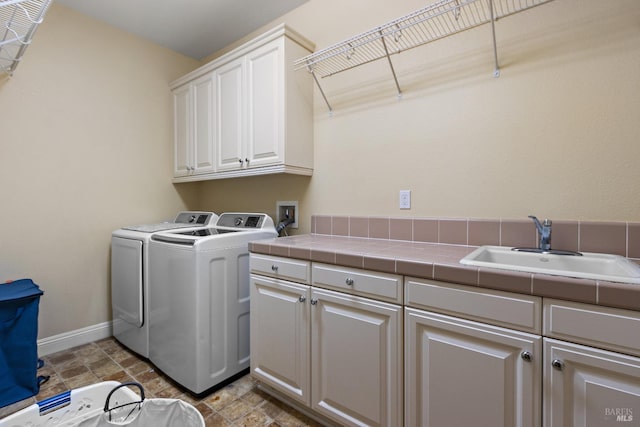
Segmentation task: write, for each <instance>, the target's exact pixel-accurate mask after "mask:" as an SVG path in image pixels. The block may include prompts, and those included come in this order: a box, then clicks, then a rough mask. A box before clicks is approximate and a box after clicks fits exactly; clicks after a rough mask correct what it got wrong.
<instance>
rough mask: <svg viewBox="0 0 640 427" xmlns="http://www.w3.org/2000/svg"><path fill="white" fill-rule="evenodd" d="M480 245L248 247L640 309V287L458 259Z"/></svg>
mask: <svg viewBox="0 0 640 427" xmlns="http://www.w3.org/2000/svg"><path fill="white" fill-rule="evenodd" d="M474 249H476V246H462V245H449V244H438V243H421V242H411V241H402V240H387V239H372V238H359V237H345V236H331V235H324V234H305V235H298V236H290V237H281V238H276V239H270V240H260V241H256V242H252V243H250V244H249V250H250V251H251V252H254V253H260V254H265V255H273V256H282V257H288V258H297V259H303V260H308V261H314V262H321V263H326V264H334V265H340V266H345V267H353V268H362V269H367V270H373V271H381V272H385V273H395V274H400V275H404V276H411V277H419V278H424V279H433V280H437V281H442V282H449V283H457V284H462V285H470V286H478V287H482V288H490V289H497V290H502V291H508V292H517V293H521V294H527V295H536V296H540V297H548V298H557V299H563V300H569V301H577V302H583V303H587V304H597V305H603V306H608V307H615V308H625V309H630V310H636V311H640V285H634V284H628V283H613V282H605V281H599V280H588V279H576V278H571V277H566V276H554V275H548V274H538V273H525V272H517V271H508V270H499V269H494V268H483V267H480V268H478V267H470V266H465V265H462V264H460V263H459V261H460V259H461V258H464V257H465V256H466V255H468V254H470V253H471V252H472V251H473V250H474Z"/></svg>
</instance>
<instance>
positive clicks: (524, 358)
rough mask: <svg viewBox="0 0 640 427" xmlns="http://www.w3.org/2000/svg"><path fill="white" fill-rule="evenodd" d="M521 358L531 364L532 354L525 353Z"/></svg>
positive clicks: (521, 354)
mask: <svg viewBox="0 0 640 427" xmlns="http://www.w3.org/2000/svg"><path fill="white" fill-rule="evenodd" d="M520 357H522V360H526V361H527V362H531V353H529V352H528V351H523V352H522V353H520Z"/></svg>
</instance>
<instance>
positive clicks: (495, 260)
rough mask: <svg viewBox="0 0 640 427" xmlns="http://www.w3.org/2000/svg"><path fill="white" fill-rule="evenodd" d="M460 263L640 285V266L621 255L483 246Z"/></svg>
mask: <svg viewBox="0 0 640 427" xmlns="http://www.w3.org/2000/svg"><path fill="white" fill-rule="evenodd" d="M460 263H461V264H465V265H472V266H476V267H491V268H500V269H504V270H513V271H526V272H530V273H545V274H555V275H561V276H569V277H577V278H582V279H594V280H608V281H612V282H625V283H635V284H640V265H638V264H635V263H633V262H632V261H629V260H628V259H626V258H625V257H622V256H619V255H610V254H600V253H589V252H583V253H582V256H567V255H556V254H548V253H533V252H522V251H514V250H512V248H510V247H505V246H480V247H479V248H478V249H476V250H475V251H473V252H471V253H470V254H469V255H467V256H466V257H464V258H462V259H461V260H460Z"/></svg>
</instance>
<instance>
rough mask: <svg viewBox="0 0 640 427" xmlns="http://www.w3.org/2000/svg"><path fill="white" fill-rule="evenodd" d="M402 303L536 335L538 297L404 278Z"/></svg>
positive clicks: (538, 308)
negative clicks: (403, 298)
mask: <svg viewBox="0 0 640 427" xmlns="http://www.w3.org/2000/svg"><path fill="white" fill-rule="evenodd" d="M405 288H406V289H405V304H406V305H407V306H411V307H416V308H423V309H426V310H429V311H435V312H438V313H444V314H450V315H453V316H456V317H461V318H465V319H471V320H478V321H481V322H484V323H490V324H493V325H498V326H504V327H507V328H512V329H518V330H521V331H526V332H532V333H537V334H540V332H541V330H542V320H541V318H542V315H541V313H542V298H539V297H534V296H528V295H520V294H515V293H510V292H502V291H494V290H491V289H483V288H477V287H471V286H463V285H454V284H451V283H443V282H436V281H433V280H423V279H413V278H406V279H405Z"/></svg>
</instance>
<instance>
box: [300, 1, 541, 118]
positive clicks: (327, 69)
mask: <svg viewBox="0 0 640 427" xmlns="http://www.w3.org/2000/svg"><path fill="white" fill-rule="evenodd" d="M551 1H553V0H440V1H438V2H437V3H433V4H431V5H429V6H426V7H424V8H422V9H419V10H417V11H415V12H412V13H409V14H408V15H405V16H403V17H401V18H398V19H394V20H393V21H390V22H388V23H386V24H384V25H381V26H379V27H376V28H373V29H371V30H369V31H367V32H364V33H361V34H358V35H356V36H354V37H351V38H350V39H347V40H344V41H342V42H339V43H336V44H334V45H332V46H329V47H327V48H325V49H322V50H319V51H317V52H315V53H312V54H311V55H308V56H305V57H304V58H300V59H298V60H296V61H294V68H295V69H296V70H301V69H306V70H307V71H308V72H310V73H311V74H312V75H313V78H314V80H315V82H316V85H317V86H318V88H319V89H320V93H321V94H322V97H323V99H324V101H325V103H326V104H327V107H328V108H329V112H330V113H332V112H333V109H332V107H331V104H330V103H329V101H328V99H327V96H326V94H325V92H324V91H323V89H322V87H321V85H320V81H319V79H320V78H325V77H330V76H333V75H335V74H338V73H341V72H343V71H347V70H350V69H352V68H355V67H359V66H360V65H364V64H368V63H370V62H373V61H377V60H379V59H382V58H387V61H388V62H389V66H390V68H391V73H392V75H393V79H394V82H395V85H396V89H397V92H398V98H401V96H402V90H401V88H400V84H399V82H398V77H397V75H396V72H395V69H394V67H393V62H392V60H391V57H392V56H393V55H396V54H398V53H400V52H404V51H406V50H409V49H413V48H415V47H418V46H422V45H424V44H427V43H431V42H433V41H436V40H440V39H443V38H445V37H448V36H451V35H454V34H457V33H460V32H462V31H466V30H470V29H472V28H475V27H478V26H481V25H484V24H487V23H490V24H491V36H492V42H493V56H494V63H495V70H494V73H493V75H494V77H499V76H500V67H499V63H498V46H497V42H496V28H495V23H496V21H498V20H499V19H502V18H504V17H507V16H510V15H513V14H516V13H519V12H522V11H524V10H527V9H531V8H533V7H536V6H540V5H542V4H545V3H549V2H551Z"/></svg>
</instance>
